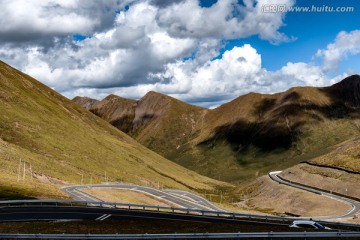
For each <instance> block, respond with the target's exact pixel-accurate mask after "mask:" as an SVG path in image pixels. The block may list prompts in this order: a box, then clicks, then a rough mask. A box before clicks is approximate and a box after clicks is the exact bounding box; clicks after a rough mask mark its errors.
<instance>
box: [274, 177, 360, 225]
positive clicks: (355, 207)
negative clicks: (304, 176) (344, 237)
mask: <svg viewBox="0 0 360 240" xmlns="http://www.w3.org/2000/svg"><path fill="white" fill-rule="evenodd" d="M280 173H281V171H276V172H270V173H269V177H270V178H271V179H272V180H273V181H275V182H278V183H280V184H284V185H288V186H290V187H294V188H298V189H302V190H305V191H308V192H312V193H315V194H319V195H323V196H326V197H329V198H332V199H335V200H338V201H341V202H346V203H348V204H350V205H351V206H352V208H351V210H350V211H348V212H347V213H344V214H341V215H333V216H321V217H314V218H318V219H332V218H349V217H353V216H354V215H355V214H356V213H358V212H359V211H360V202H358V201H355V200H353V199H350V198H346V197H342V196H338V195H335V194H332V193H328V192H325V191H321V190H317V189H313V188H311V187H308V186H303V185H300V184H296V183H293V182H290V181H287V180H285V179H283V178H280V177H279V176H278V174H280Z"/></svg>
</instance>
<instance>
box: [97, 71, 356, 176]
mask: <svg viewBox="0 0 360 240" xmlns="http://www.w3.org/2000/svg"><path fill="white" fill-rule="evenodd" d="M359 86H360V77H359V76H358V75H354V76H351V77H348V78H346V79H344V80H343V81H341V82H340V83H337V84H335V85H333V86H330V87H325V88H315V87H296V88H291V89H289V90H287V91H285V92H282V93H277V94H257V93H249V94H246V95H243V96H240V97H239V98H237V99H234V100H233V101H231V102H229V103H226V104H224V105H222V106H220V107H218V108H216V109H213V110H206V109H200V108H196V107H194V106H191V105H189V104H185V103H182V102H179V101H177V100H174V99H172V98H170V97H166V96H164V95H161V94H157V93H153V92H150V93H149V94H148V95H146V96H145V97H144V98H143V99H141V100H140V101H139V102H138V103H137V104H138V105H140V106H141V107H139V106H136V107H135V109H140V110H138V111H140V112H145V113H146V114H144V116H146V117H144V118H145V119H146V120H143V121H134V119H136V118H131V119H133V120H132V121H129V122H128V123H129V125H130V126H131V128H132V129H136V131H135V132H131V131H128V132H127V133H128V134H130V135H131V136H134V137H135V138H136V139H137V140H139V141H140V142H141V143H142V144H144V145H145V146H148V147H150V148H151V149H153V150H154V151H156V152H158V153H160V154H162V155H165V156H166V157H167V158H169V159H171V160H173V161H175V162H176V163H179V164H181V165H183V166H185V167H187V168H189V169H192V170H195V171H197V172H199V173H201V174H204V175H207V176H211V177H214V178H216V179H220V180H224V181H233V182H242V181H247V180H251V179H254V178H256V177H258V176H261V175H263V174H266V173H267V172H268V171H271V170H272V169H285V168H288V167H290V166H293V165H295V164H297V163H299V162H301V161H304V160H307V159H309V158H313V157H315V156H320V155H322V154H324V153H326V152H327V151H328V147H330V146H333V145H335V144H338V143H340V142H343V141H345V140H347V139H350V138H353V137H356V136H358V135H359V133H360V129H359V127H358V126H359V119H360V87H359ZM153 95H155V96H157V97H153ZM142 102H147V104H143V105H142ZM168 102H172V103H176V104H177V107H175V104H168ZM154 106H159V107H158V109H156V108H154ZM119 108H121V106H120V107H119ZM116 109H117V108H116V106H114V108H113V110H112V111H118V110H116ZM154 109H156V110H154ZM189 109H191V111H190V110H189ZM94 112H95V113H96V111H94ZM133 112H136V110H134V111H133ZM154 112H156V117H153V116H154ZM191 114H192V115H191ZM99 115H100V116H102V114H99ZM169 116H170V117H169ZM144 118H143V119H144ZM154 119H156V120H154ZM121 121H122V120H121V119H120V120H119V122H121ZM150 123H153V124H150ZM190 126H191V131H190V133H185V134H184V131H185V130H186V129H187V130H189V129H190ZM120 129H121V128H120ZM179 133H182V134H183V135H184V136H188V137H184V138H182V141H179V142H178V143H171V144H170V142H171V140H174V139H181V136H180V135H179ZM174 141H175V140H174Z"/></svg>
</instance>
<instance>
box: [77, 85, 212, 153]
mask: <svg viewBox="0 0 360 240" xmlns="http://www.w3.org/2000/svg"><path fill="white" fill-rule="evenodd" d="M73 101H74V102H76V103H78V104H80V105H81V106H83V107H85V108H87V109H89V110H90V111H91V112H93V113H94V114H96V115H98V116H100V117H101V118H103V119H104V120H106V121H108V122H109V123H111V124H112V125H113V126H115V127H117V128H118V129H120V130H122V131H123V132H125V133H127V134H129V135H130V136H132V137H133V138H134V139H136V140H137V141H139V142H140V143H142V144H143V145H144V146H146V147H148V148H150V149H152V150H154V151H155V152H157V153H159V154H161V155H162V156H165V157H167V156H169V155H171V154H172V153H173V152H174V151H176V150H177V149H178V148H180V147H181V146H182V145H184V144H186V143H187V142H189V141H190V140H192V139H193V138H194V137H196V136H197V135H198V133H199V129H201V127H202V125H203V119H204V116H205V114H206V113H207V112H208V111H209V110H208V109H204V108H201V107H197V106H194V105H190V104H187V103H185V102H182V101H179V100H177V99H175V98H172V97H169V96H166V95H164V94H160V93H157V92H149V93H147V94H146V95H145V96H144V97H142V98H141V99H140V100H138V101H136V100H132V99H126V98H122V97H119V96H116V95H109V96H107V97H106V98H104V99H103V100H101V101H98V102H95V101H96V100H93V99H90V98H87V97H76V98H74V99H73ZM94 102H95V103H94Z"/></svg>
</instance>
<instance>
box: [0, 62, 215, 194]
mask: <svg viewBox="0 0 360 240" xmlns="http://www.w3.org/2000/svg"><path fill="white" fill-rule="evenodd" d="M0 112H1V114H0V164H1V167H2V170H1V174H0V199H1V198H2V199H3V198H29V197H46V198H58V197H64V195H63V194H62V193H61V191H60V190H59V189H58V188H57V186H59V185H63V184H80V183H81V182H82V183H87V184H88V183H101V182H103V181H104V177H105V175H106V178H108V179H109V180H110V181H121V180H122V181H126V182H133V183H138V184H146V185H153V186H158V185H163V186H164V187H171V188H180V189H181V188H183V189H186V188H188V189H189V188H190V189H206V188H213V187H217V186H219V185H222V184H221V183H220V182H218V181H215V180H212V179H209V178H206V177H203V176H201V175H199V174H196V173H195V172H192V171H190V170H187V169H185V168H183V167H181V166H179V165H177V164H174V163H173V162H171V161H169V160H167V159H165V158H163V157H161V156H160V155H158V154H156V153H154V152H152V151H150V150H149V149H147V148H145V147H144V146H142V145H141V144H139V143H138V142H136V141H135V140H134V139H132V138H131V137H129V136H128V135H126V134H124V133H123V132H121V131H119V130H118V129H116V128H114V127H113V126H111V125H110V124H109V123H107V122H106V121H104V120H103V119H101V118H99V117H97V116H95V115H94V114H91V113H90V112H88V111H86V110H85V109H84V108H82V107H80V106H79V105H77V104H75V103H74V102H72V101H70V100H68V99H67V98H65V97H63V96H61V95H60V94H58V93H57V92H55V91H53V90H52V89H50V88H48V87H47V86H45V85H43V84H41V83H40V82H38V81H36V80H35V79H33V78H31V77H30V76H28V75H26V74H24V73H22V72H20V71H18V70H16V69H14V68H12V67H10V66H9V65H6V64H5V63H3V62H1V61H0ZM20 160H21V161H22V163H24V161H26V164H25V175H24V174H23V172H21V178H20V179H18V174H19V171H18V169H19V163H20ZM21 166H23V165H21ZM31 175H32V177H31Z"/></svg>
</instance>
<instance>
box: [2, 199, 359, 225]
mask: <svg viewBox="0 0 360 240" xmlns="http://www.w3.org/2000/svg"><path fill="white" fill-rule="evenodd" d="M49 205H51V206H56V207H62V206H71V207H72V206H74V207H79V206H84V207H101V208H116V209H129V210H143V211H156V212H165V213H179V214H190V215H201V216H207V217H221V218H228V219H235V220H253V221H262V222H276V223H283V224H289V223H290V222H292V221H294V220H299V219H309V218H299V217H277V216H268V215H256V214H244V213H235V212H222V211H208V210H200V209H193V208H175V207H162V206H153V205H141V204H128V203H117V202H89V201H79V200H8V201H0V208H1V207H18V206H26V207H30V206H49ZM313 220H316V219H313ZM316 221H317V222H320V223H323V224H326V225H333V226H338V227H351V228H354V229H356V230H357V231H359V232H360V224H349V223H339V222H328V221H321V220H316Z"/></svg>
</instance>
